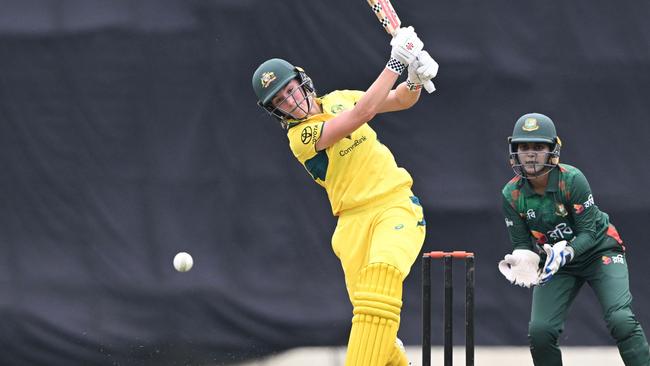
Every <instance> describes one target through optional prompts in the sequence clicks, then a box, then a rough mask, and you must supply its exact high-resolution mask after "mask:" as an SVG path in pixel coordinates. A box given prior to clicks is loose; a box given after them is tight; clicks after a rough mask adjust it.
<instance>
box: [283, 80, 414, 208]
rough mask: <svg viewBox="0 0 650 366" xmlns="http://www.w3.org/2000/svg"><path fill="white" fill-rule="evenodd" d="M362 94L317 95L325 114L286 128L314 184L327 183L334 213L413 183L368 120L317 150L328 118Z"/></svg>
mask: <svg viewBox="0 0 650 366" xmlns="http://www.w3.org/2000/svg"><path fill="white" fill-rule="evenodd" d="M363 94H364V92H362V91H356V90H337V91H334V92H332V93H330V94H327V95H325V96H323V97H321V98H320V99H319V102H320V103H321V107H322V110H323V113H321V114H317V115H314V116H312V117H309V118H308V119H306V120H304V121H290V123H291V124H290V126H291V127H290V128H289V131H288V132H287V137H288V138H289V146H290V147H291V151H292V152H293V154H294V155H295V157H296V158H297V159H298V161H300V163H302V164H303V166H304V167H305V169H307V171H308V172H309V174H310V175H311V176H312V178H313V179H314V180H315V181H316V183H318V184H320V185H321V186H323V187H324V188H325V190H326V191H327V196H328V197H329V201H330V204H331V206H332V213H333V214H334V215H335V216H338V215H339V214H340V213H342V212H344V211H345V210H349V209H352V208H356V207H359V206H362V205H364V204H367V203H372V202H373V201H374V200H376V199H378V198H381V197H382V196H385V195H387V194H390V193H392V192H395V191H398V190H401V189H404V188H410V187H411V185H412V184H413V179H412V178H411V175H410V174H409V173H408V172H407V171H406V170H405V169H403V168H400V167H398V166H397V163H395V158H394V157H393V154H392V153H391V152H390V150H388V148H387V147H386V146H385V145H383V144H382V143H380V142H379V141H378V140H377V134H376V133H375V131H374V130H373V129H372V128H370V126H369V125H368V124H367V123H364V124H363V125H362V126H361V127H359V128H358V129H357V130H356V131H354V132H353V133H352V134H351V135H350V136H348V137H344V138H342V139H341V140H340V141H338V142H336V143H334V144H333V145H332V146H330V147H328V148H327V149H325V150H323V151H316V148H315V146H316V142H317V141H318V139H319V138H320V135H321V131H322V130H323V128H327V126H326V124H327V121H328V120H330V119H332V118H334V117H335V116H336V115H337V114H338V113H340V112H342V111H344V110H347V109H350V108H353V107H354V105H355V104H356V102H357V101H358V100H359V99H360V98H361V96H363Z"/></svg>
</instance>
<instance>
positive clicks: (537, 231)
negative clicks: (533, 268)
mask: <svg viewBox="0 0 650 366" xmlns="http://www.w3.org/2000/svg"><path fill="white" fill-rule="evenodd" d="M502 193H503V212H504V215H505V221H506V227H507V228H508V231H509V234H510V240H511V241H512V245H513V247H514V249H529V250H534V251H539V250H540V249H541V246H543V245H544V244H546V243H549V244H554V243H556V242H559V241H562V240H566V241H567V242H569V244H570V245H571V246H572V247H573V249H574V251H575V257H576V259H579V258H580V256H581V254H583V253H588V252H589V253H595V252H598V251H600V250H604V249H611V248H613V247H617V246H622V245H623V242H622V241H621V239H620V237H619V235H618V233H617V232H616V229H615V228H614V226H613V225H611V224H610V223H609V216H608V215H607V214H606V213H604V212H602V211H600V210H599V209H598V206H596V204H595V201H594V197H593V195H592V193H591V189H590V188H589V183H588V182H587V178H585V176H584V174H582V172H581V171H580V170H578V168H575V167H573V166H570V165H567V164H560V165H558V167H557V168H555V169H553V170H552V171H551V172H550V173H549V177H548V185H547V187H546V191H545V192H544V194H542V195H540V194H537V193H535V191H534V190H533V188H532V187H531V185H530V183H529V182H528V180H527V179H524V178H521V177H515V178H513V179H512V180H510V182H508V183H507V184H506V185H505V187H504V188H503V191H502ZM607 238H611V239H614V240H606V239H607ZM535 244H536V245H537V250H535Z"/></svg>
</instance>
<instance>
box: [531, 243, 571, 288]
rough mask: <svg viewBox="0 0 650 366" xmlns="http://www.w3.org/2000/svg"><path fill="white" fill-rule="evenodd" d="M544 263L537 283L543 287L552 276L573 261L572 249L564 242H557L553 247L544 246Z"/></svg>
mask: <svg viewBox="0 0 650 366" xmlns="http://www.w3.org/2000/svg"><path fill="white" fill-rule="evenodd" d="M544 251H545V252H546V263H544V268H543V269H542V273H541V274H540V276H539V283H540V285H543V284H545V283H547V282H548V281H550V280H551V278H552V277H553V275H554V274H555V273H556V272H557V271H558V270H559V269H560V268H561V267H562V266H564V265H565V264H567V263H569V262H571V260H572V259H573V254H574V251H573V248H571V247H570V246H568V245H567V242H566V240H562V241H559V242H557V243H555V244H554V245H553V246H550V245H549V244H544Z"/></svg>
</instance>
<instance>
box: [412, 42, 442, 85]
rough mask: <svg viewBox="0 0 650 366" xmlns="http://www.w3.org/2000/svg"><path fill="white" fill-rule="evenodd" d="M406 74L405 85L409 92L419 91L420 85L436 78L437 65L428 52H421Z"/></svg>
mask: <svg viewBox="0 0 650 366" xmlns="http://www.w3.org/2000/svg"><path fill="white" fill-rule="evenodd" d="M408 72H409V74H408V78H407V79H406V85H407V86H408V87H409V89H410V90H419V89H420V88H422V84H424V83H426V82H427V81H429V80H431V79H433V78H434V77H436V75H437V74H438V63H437V62H436V61H435V60H434V59H433V58H432V57H431V56H430V55H429V52H427V51H424V50H422V52H420V54H419V55H418V57H417V58H416V59H415V61H413V62H411V63H410V64H409V67H408Z"/></svg>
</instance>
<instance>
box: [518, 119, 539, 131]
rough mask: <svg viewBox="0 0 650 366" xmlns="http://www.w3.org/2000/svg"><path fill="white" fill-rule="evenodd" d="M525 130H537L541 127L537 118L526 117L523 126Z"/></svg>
mask: <svg viewBox="0 0 650 366" xmlns="http://www.w3.org/2000/svg"><path fill="white" fill-rule="evenodd" d="M521 129H522V130H524V131H535V130H538V129H539V125H538V124H537V118H533V117H530V118H526V120H525V121H524V126H523V127H522V128H521Z"/></svg>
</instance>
